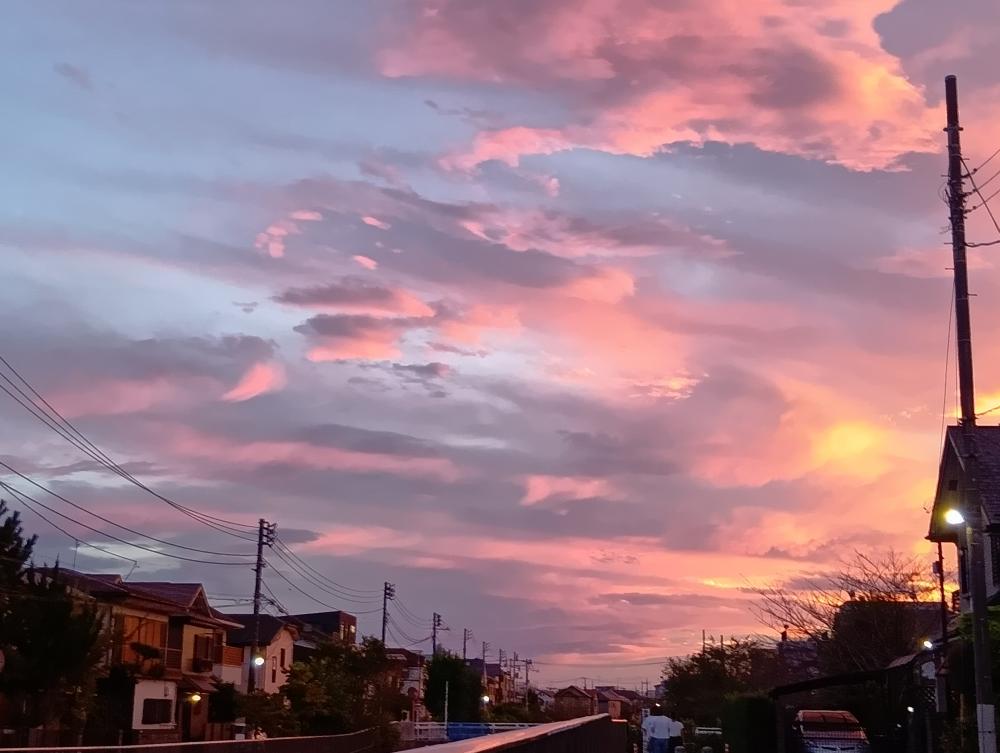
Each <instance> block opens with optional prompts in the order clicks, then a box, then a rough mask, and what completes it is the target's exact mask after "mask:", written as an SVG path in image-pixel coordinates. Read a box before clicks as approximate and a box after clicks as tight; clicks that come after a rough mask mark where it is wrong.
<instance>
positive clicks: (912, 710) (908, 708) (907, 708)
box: [906, 706, 916, 714]
mask: <svg viewBox="0 0 1000 753" xmlns="http://www.w3.org/2000/svg"><path fill="white" fill-rule="evenodd" d="M906 710H907V711H908V712H910V713H911V714H912V713H913V712H914V711H916V709H914V708H913V706H907V707H906Z"/></svg>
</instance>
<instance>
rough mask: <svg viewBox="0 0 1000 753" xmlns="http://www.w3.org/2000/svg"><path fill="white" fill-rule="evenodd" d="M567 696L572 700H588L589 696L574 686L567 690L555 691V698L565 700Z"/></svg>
mask: <svg viewBox="0 0 1000 753" xmlns="http://www.w3.org/2000/svg"><path fill="white" fill-rule="evenodd" d="M567 696H570V697H573V698H590V697H591V695H590V693H588V692H587V691H586V690H581V689H580V688H578V687H577V686H576V685H570V686H569V687H568V688H563V689H562V690H557V691H556V698H566V697H567Z"/></svg>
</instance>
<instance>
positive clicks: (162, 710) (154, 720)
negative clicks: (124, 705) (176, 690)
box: [142, 698, 174, 724]
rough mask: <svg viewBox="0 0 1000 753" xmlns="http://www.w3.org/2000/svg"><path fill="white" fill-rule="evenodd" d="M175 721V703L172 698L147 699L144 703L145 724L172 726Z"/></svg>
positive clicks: (143, 719) (143, 718)
mask: <svg viewBox="0 0 1000 753" xmlns="http://www.w3.org/2000/svg"><path fill="white" fill-rule="evenodd" d="M173 720H174V702H173V701H172V700H171V699H170V698H146V699H145V700H144V701H143V702H142V723H143V724H170V723H171V722H173Z"/></svg>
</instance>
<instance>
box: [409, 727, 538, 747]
mask: <svg viewBox="0 0 1000 753" xmlns="http://www.w3.org/2000/svg"><path fill="white" fill-rule="evenodd" d="M537 726H538V725H537V724H520V723H517V722H496V723H485V722H484V723H477V722H449V723H448V725H447V726H445V724H444V722H401V723H400V725H399V731H400V739H401V741H402V742H414V743H420V744H427V743H445V742H449V741H455V740H469V739H471V738H473V737H482V736H484V735H495V734H497V733H499V732H510V731H512V730H517V729H526V728H528V727H537Z"/></svg>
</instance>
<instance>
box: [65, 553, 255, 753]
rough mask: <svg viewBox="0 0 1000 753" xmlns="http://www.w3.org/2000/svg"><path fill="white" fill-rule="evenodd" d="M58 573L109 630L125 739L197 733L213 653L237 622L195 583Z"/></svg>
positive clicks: (204, 717)
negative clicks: (126, 697)
mask: <svg viewBox="0 0 1000 753" xmlns="http://www.w3.org/2000/svg"><path fill="white" fill-rule="evenodd" d="M59 573H60V577H61V578H62V579H64V580H65V581H66V583H67V585H68V586H69V587H70V588H71V589H72V590H73V591H75V592H77V593H79V594H82V595H85V596H86V597H87V598H89V599H90V600H92V601H93V603H95V604H96V606H97V607H98V609H99V610H101V612H103V614H104V616H105V623H106V625H107V626H108V630H109V632H110V636H109V637H110V641H109V646H110V648H109V651H108V655H107V656H106V658H105V662H104V668H105V671H110V669H111V668H112V667H122V668H124V669H125V670H126V671H127V674H128V676H129V677H130V678H131V682H132V684H133V690H132V694H131V706H132V709H131V719H132V725H131V729H129V730H121V732H122V735H123V738H126V739H127V740H128V741H129V742H131V743H149V742H178V741H182V740H201V739H203V738H204V735H205V725H206V724H207V722H208V706H209V703H210V700H209V699H210V696H211V694H212V693H214V692H215V689H216V688H215V683H214V682H213V679H212V671H213V666H214V664H215V660H216V659H217V658H219V657H221V655H222V651H223V649H224V647H225V636H226V630H228V629H231V628H234V627H238V626H239V624H238V623H234V622H230V621H228V620H227V619H226V618H224V617H221V616H219V615H218V613H217V612H215V611H214V610H213V609H212V608H211V607H210V606H209V604H208V599H207V598H206V596H205V591H204V589H203V588H202V587H201V585H200V584H198V583H165V582H133V581H130V582H126V581H125V580H124V579H123V578H122V577H121V576H119V575H105V574H97V575H88V574H84V573H77V572H73V571H70V570H61V571H59Z"/></svg>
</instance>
